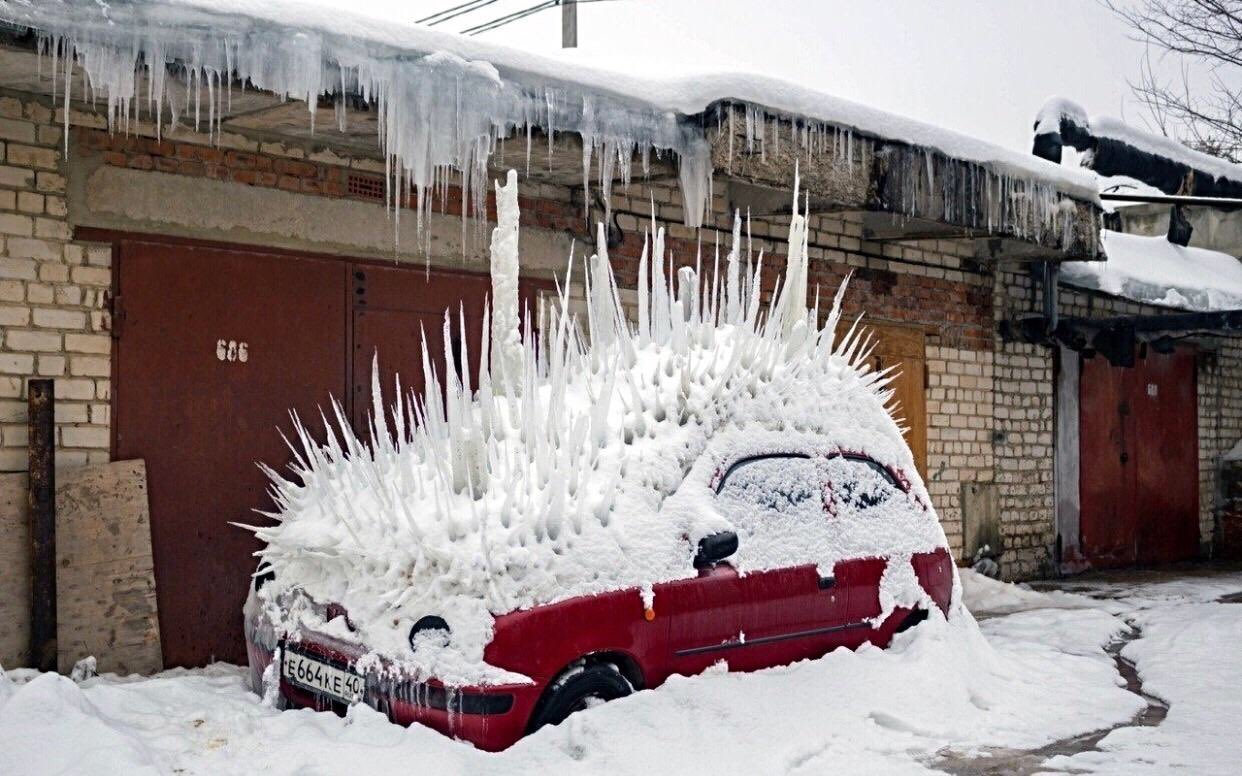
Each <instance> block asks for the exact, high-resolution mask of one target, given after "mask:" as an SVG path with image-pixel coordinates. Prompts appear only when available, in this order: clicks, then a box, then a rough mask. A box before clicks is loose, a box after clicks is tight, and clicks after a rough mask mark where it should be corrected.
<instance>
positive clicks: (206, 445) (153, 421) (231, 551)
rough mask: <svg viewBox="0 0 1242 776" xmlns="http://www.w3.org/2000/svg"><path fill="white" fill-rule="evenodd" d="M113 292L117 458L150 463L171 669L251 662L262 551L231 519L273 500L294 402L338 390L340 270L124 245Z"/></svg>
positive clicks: (249, 254) (336, 265) (267, 257)
mask: <svg viewBox="0 0 1242 776" xmlns="http://www.w3.org/2000/svg"><path fill="white" fill-rule="evenodd" d="M118 258H119V266H118V272H119V275H118V278H117V288H116V291H117V293H118V295H119V299H120V304H119V306H118V307H119V310H120V311H121V313H122V314H121V316H120V317H119V319H118V326H117V329H118V334H119V338H118V340H117V342H116V343H115V348H114V351H113V353H114V358H115V359H116V381H115V385H114V412H115V415H114V422H113V425H114V428H115V433H116V438H115V451H114V452H115V456H116V457H117V458H120V459H126V458H143V459H145V460H146V462H147V473H148V478H149V493H150V502H151V540H152V549H153V552H154V560H155V577H156V595H157V600H158V603H159V615H160V633H161V638H162V640H163V646H164V661H165V663H166V664H167V665H169V666H194V665H203V664H205V663H207V662H209V661H211V660H229V661H235V662H237V661H242V660H243V659H244V657H245V650H244V648H243V643H242V629H241V606H242V602H243V600H244V599H245V596H246V585H247V582H248V576H249V574H250V572H252V571H253V570H254V565H255V560H254V558H253V557H252V554H253V553H254V551H255V550H257V549H258V543H257V542H256V541H255V540H254V538H253V537H252V536H251V534H250V533H249V532H247V531H243V530H241V529H238V528H236V527H234V526H232V525H230V523H231V522H234V521H236V522H241V523H251V524H253V523H255V522H256V521H258V520H260V517H259V516H258V515H256V514H255V513H254V511H253V510H255V509H264V508H268V507H269V506H270V502H269V500H268V498H267V495H266V485H267V483H266V479H265V477H264V476H263V474H262V473H261V472H260V471H259V469H258V467H256V466H255V462H256V461H264V462H266V463H268V464H269V465H272V466H273V467H274V468H277V469H278V470H279V469H280V468H281V467H282V466H283V465H285V464H286V463H288V460H289V451H288V450H287V449H286V448H285V446H284V443H283V442H282V441H281V438H280V435H279V434H278V433H277V428H278V427H279V428H281V429H282V430H284V431H285V432H286V433H287V432H288V430H289V415H288V412H289V410H290V409H294V410H296V411H298V412H299V413H301V414H302V416H303V417H305V418H315V417H318V414H317V412H318V410H317V408H318V407H319V406H327V403H328V401H329V398H330V396H331V395H332V394H335V395H337V396H340V395H343V393H344V391H343V389H344V387H345V385H346V382H345V379H346V378H345V343H346V332H347V330H346V310H347V308H346V302H345V296H346V294H345V278H346V272H347V271H348V267H347V265H345V264H344V263H342V262H339V261H338V262H334V261H327V260H319V259H310V258H300V257H291V256H286V255H273V254H264V253H260V252H256V251H238V250H229V249H223V248H217V247H206V246H197V245H195V246H191V245H184V244H171V243H161V242H145V241H137V240H126V241H123V242H122V243H121V245H120V251H119V257H118Z"/></svg>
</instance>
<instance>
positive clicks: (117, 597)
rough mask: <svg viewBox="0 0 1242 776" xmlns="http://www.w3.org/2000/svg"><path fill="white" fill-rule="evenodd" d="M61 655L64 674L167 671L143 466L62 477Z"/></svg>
mask: <svg viewBox="0 0 1242 776" xmlns="http://www.w3.org/2000/svg"><path fill="white" fill-rule="evenodd" d="M56 568H57V573H56V598H57V621H58V627H57V633H56V638H57V648H58V650H57V651H58V653H59V660H58V662H59V664H60V670H61V671H62V672H65V671H68V670H70V669H71V668H72V667H73V664H74V662H75V661H77V660H79V659H81V658H83V657H86V656H88V655H94V656H95V657H96V659H97V660H98V667H99V670H100V671H101V672H103V671H113V672H116V673H122V674H124V673H152V672H155V671H159V670H160V669H161V668H163V657H162V654H161V651H160V633H159V624H158V618H157V610H156V604H155V571H154V566H153V564H152V560H151V517H150V512H149V509H148V506H147V470H146V465H145V463H144V462H143V461H118V462H115V463H109V464H103V465H100V466H86V467H81V468H73V469H63V470H59V471H57V472H56Z"/></svg>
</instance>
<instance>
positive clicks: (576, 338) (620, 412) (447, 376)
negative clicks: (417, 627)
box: [253, 172, 946, 682]
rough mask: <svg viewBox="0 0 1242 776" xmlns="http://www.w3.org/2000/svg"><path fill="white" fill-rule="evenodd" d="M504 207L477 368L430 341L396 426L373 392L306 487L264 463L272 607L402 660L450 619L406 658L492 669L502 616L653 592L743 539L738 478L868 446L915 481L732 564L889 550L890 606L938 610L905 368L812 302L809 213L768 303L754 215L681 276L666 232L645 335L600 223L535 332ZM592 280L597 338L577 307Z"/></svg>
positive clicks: (467, 673)
mask: <svg viewBox="0 0 1242 776" xmlns="http://www.w3.org/2000/svg"><path fill="white" fill-rule="evenodd" d="M796 189H797V184H796V183H795V202H796V200H797V195H796ZM796 209H797V208H796V207H795V210H796ZM497 210H498V219H497V223H498V226H497V227H496V229H495V232H494V234H493V243H492V251H493V260H492V271H493V287H494V288H496V289H497V299H496V302H497V303H496V304H495V306H494V307H495V312H494V313H493V314H492V316H491V321H489V322H487V323H485V325H484V327H483V329H484V332H490V334H485V340H484V342H483V343H482V346H481V347H482V351H483V353H482V355H483V356H484V357H482V358H480V359H479V364H480V366H479V369H478V373H477V374H475V375H472V374H470V373H469V372H468V371H465V372H462V373H460V374H459V373H458V371H457V367H456V364H457V363H470V359H469V357H468V354H465V353H463V354H462V355H461V358H460V362H459V361H458V360H457V359H456V358H455V356H454V354H453V353H452V352H449V350H450V349H446V352H444V353H430V352H428V351H427V349H426V343H425V342H424V347H423V357H422V367H423V370H424V374H425V375H426V376H427V379H426V393H425V395H423V396H412V395H408V396H407V395H405V394H403V393H402V390H401V388H400V385H399V384H398V385H396V386H394V388H395V397H396V398H395V405H394V406H393V413H392V415H393V417H394V418H395V423H394V427H389V425H388V421H387V420H386V418H385V413H384V411H383V407H382V404H381V400H380V399H379V396H380V393H381V392H380V386H379V385H378V384H376V385H374V390H373V394H374V396H375V397H376V399H375V407H374V414H373V421H372V422H373V426H372V428H371V434H370V436H371V438H372V440H373V441H370V442H364V441H362V440H360V439H359V438H358V437H356V436H355V435H354V433H353V432H352V431H351V430H350V427H349V423H348V422H347V421H346V420H345V417H344V413H343V411H342V410H341V408H340V407H339V406H338V407H335V408H334V414H335V423H332V422H330V421H328V420H327V419H325V420H324V427H325V431H324V433H325V434H326V442H325V443H324V444H320V443H318V442H317V441H315V439H314V438H313V436H312V434H311V432H309V431H308V430H307V429H306V428H305V427H304V426H303V425H302V424H301V423H298V424H297V427H296V428H297V437H298V438H297V440H296V444H295V445H293V447H294V449H295V452H296V464H295V466H294V473H293V476H292V477H291V478H285V477H282V476H281V475H278V474H277V473H275V472H270V473H271V476H272V480H273V483H274V495H275V498H276V502H277V504H278V505H279V508H278V509H277V510H276V512H275V513H274V514H272V515H271V516H272V517H273V518H274V519H275V521H276V523H275V524H274V525H270V526H260V527H256V528H254V529H253V530H254V531H255V533H256V534H257V535H258V537H259V538H260V539H262V540H263V541H264V542H266V544H267V546H266V547H265V549H263V550H262V551H261V556H262V562H261V569H260V571H262V572H266V571H272V572H274V574H275V582H269V583H267V584H266V585H265V586H263V587H262V590H261V593H260V599H261V600H260V601H258V602H257V603H258V604H260V605H263V606H264V607H265V610H266V613H267V615H268V617H269V618H271V619H272V620H273V621H275V622H276V623H278V624H279V625H280V626H281V628H282V629H283V630H286V631H289V632H297V630H298V629H299V627H307V628H311V629H316V630H320V631H326V632H329V633H331V634H332V635H333V636H336V637H339V638H343V639H347V640H350V641H353V642H356V643H360V644H362V645H365V646H366V647H367V648H368V649H371V650H374V651H375V652H377V653H379V654H380V655H382V656H384V657H385V658H387V659H390V660H402V661H408V660H409V659H410V647H409V645H408V644H407V640H406V636H407V633H408V632H409V628H410V625H411V624H412V623H414V622H415V621H417V620H418V619H419V618H421V617H423V616H425V615H437V616H441V617H444V618H445V619H446V620H447V621H448V623H449V624H450V626H451V630H452V642H453V649H452V650H450V652H451V653H452V654H447V653H445V652H444V651H443V650H435V649H433V648H432V646H431V645H427V649H426V650H425V652H426V654H422V655H416V656H415V658H416V659H415V661H414V666H413V667H414V668H416V669H418V670H426V671H432V670H434V672H435V676H437V677H438V678H441V679H445V680H448V681H452V680H454V679H459V680H461V681H462V682H466V681H474V682H477V681H485V680H499V679H500V678H502V677H500V676H497V675H496V674H494V673H493V674H479V673H478V670H476V668H472V667H478V666H481V665H482V652H483V648H484V646H485V645H486V644H487V643H488V641H489V640H490V635H491V627H492V622H493V616H494V615H497V614H502V613H505V612H509V611H513V610H515V609H520V608H526V607H530V606H534V605H537V604H544V603H551V602H553V601H557V600H562V599H565V598H570V597H574V596H580V595H587V594H591V593H597V592H602V591H606V590H619V589H626V588H635V589H637V590H639V591H641V592H642V594H643V596H644V597H645V598H648V599H650V597H651V596H652V595H653V594H654V593H653V587H654V585H656V584H657V583H660V582H664V581H670V580H673V579H679V578H684V577H687V576H691V575H693V574H694V573H695V572H694V568H693V566H692V564H691V559H692V557H693V548H694V546H695V544H696V543H697V541H698V539H699V538H701V537H703V536H705V535H707V534H710V533H714V532H716V531H720V530H730V529H735V530H737V532H738V533H739V534H744V530H743V529H742V527H738V526H733V525H731V524H730V522H729V520H728V519H727V518H726V517H725V516H724V515H723V514H722V513H721V512H720V510H718V508H717V506H716V504H715V499H714V496H715V493H714V490H713V486H714V482H715V480H716V479H718V476H719V474H720V472H721V471H722V467H724V466H727V465H728V464H729V463H730V462H731V461H735V460H737V459H738V458H739V457H742V456H747V455H758V454H764V453H771V452H782V451H808V450H809V451H814V452H815V453H816V454H817V455H819V456H821V457H822V459H823V460H825V461H826V462H827V461H829V460H830V459H831V457H832V456H833V455H836V454H839V453H841V452H846V451H852V452H865V453H866V454H867V455H869V456H871V457H872V458H874V459H875V460H876V461H878V462H879V463H880V464H883V465H885V466H888V467H889V468H890V469H892V470H893V471H896V472H901V473H902V476H904V477H906V478H908V479H909V480H910V483H909V485H910V486H909V489H908V493H902V494H900V497H898V498H894V499H892V500H891V502H890V503H888V504H885V505H884V506H883V508H882V509H879V508H877V509H872V510H870V511H869V512H868V514H867V515H866V516H862V515H858V514H851V513H848V512H847V513H844V514H838V515H836V517H835V519H834V520H831V521H828V520H818V521H804V522H803V523H801V524H797V523H794V524H792V525H794V528H791V529H790V532H789V533H788V535H787V536H786V537H785V538H786V539H787V540H788V541H782V542H762V541H749V542H746V541H744V542H743V543H742V546H741V548H740V549H739V551H738V553H737V555H736V556H735V558H734V559H733V562H734V565H735V566H736V567H737V568H738V569H739V571H741V572H742V573H746V572H750V571H756V570H761V569H769V568H777V567H781V566H790V565H798V564H801V563H808V562H813V563H818V564H819V565H820V566H821V567H822V568H826V569H831V568H832V564H834V563H835V562H836V561H838V560H841V559H844V558H855V557H869V556H870V557H874V556H881V557H890V558H891V559H892V560H891V561H890V564H889V569H890V573H888V574H886V575H885V579H884V581H883V583H882V585H881V601H882V603H883V606H884V614H885V615H887V613H888V612H890V611H891V610H892V609H893V608H894V607H895V606H900V605H906V606H914V605H918V604H927V605H928V608H934V607H933V606H930V602H929V601H928V599H927V598H926V593H924V591H923V590H922V588H921V587H920V585H919V583H918V580H917V579H916V578H915V576H914V573H913V570H912V568H911V566H910V562H909V557H910V556H911V555H912V554H914V553H917V552H926V551H931V550H934V549H936V548H939V547H944V546H945V545H946V542H945V538H944V533H943V531H942V529H941V528H940V525H939V521H938V520H937V518H936V515H935V512H934V511H933V510H932V509H931V507H930V506H929V505H930V503H931V502H930V499H929V498H928V496H927V492H926V490H925V488H924V487H923V484H922V483H921V481H919V479H918V475H917V473H916V470H915V467H914V461H913V458H912V455H911V453H910V450H909V448H908V447H907V446H906V444H905V442H904V440H903V438H902V433H901V429H900V427H899V426H898V423H897V422H896V421H895V420H894V419H893V418H892V417H891V416H890V413H889V411H888V409H887V407H886V404H887V403H888V402H889V400H890V398H891V392H890V391H889V390H888V389H887V388H886V386H887V383H888V382H889V380H890V379H891V375H890V374H888V373H887V372H876V371H873V370H872V369H871V368H870V367H869V366H868V363H869V362H868V358H867V357H868V354H869V346H868V337H867V336H865V335H864V334H862V333H861V330H860V329H859V328H858V327H857V326H855V327H854V328H851V329H850V330H849V331H848V333H847V334H845V336H844V337H842V338H840V339H838V337H837V327H838V324H839V322H840V301H841V296H842V294H843V293H844V291H845V288H844V286H843V287H842V288H841V289H840V290H838V292H837V295H836V298H835V299H834V300H833V303H832V305H831V308H830V310H829V311H828V313H827V315H826V316H824V317H822V318H821V315H820V310H819V305H818V301H816V302H815V304H814V305H812V306H811V307H810V308H809V309H808V306H807V301H806V300H807V298H808V294H809V291H808V288H807V272H806V261H807V258H806V230H805V216H804V215H802V214H798V215H795V216H794V217H793V219H792V224H791V227H790V234H789V251H788V257H787V260H786V267H785V273H784V277H785V281H784V285H780V284H779V283H778V287H777V289H776V291H775V292H774V294H773V295H772V296H771V299H770V301H769V302H767V303H766V304H765V303H764V301H763V296H762V293H761V288H760V268H761V266H762V263H763V255H762V254H760V255H759V256H758V257H750V256H747V255H745V253H744V251H743V248H742V245H743V241H742V239H741V221H740V218H739V219H738V220H737V222H736V225H735V228H734V233H733V248H732V250H731V251H730V252H729V253H728V255H727V256H725V257H724V259H723V261H724V267H723V268H721V267H720V266H719V265H720V261H721V258H720V257H719V255H717V256H716V257H715V258H714V260H713V269H712V271H711V272H710V273H708V274H706V275H705V274H704V273H703V272H702V271H701V270H696V269H693V268H690V267H682V268H681V269H679V270H677V271H674V269H673V264H672V261H671V256H669V255H668V254H667V253H666V251H665V248H664V234H663V230H662V229H657V230H656V231H655V233H654V235H653V236H652V239H651V240H650V242H649V243H648V244H646V245H645V248H644V252H643V255H642V258H641V260H640V265H639V273H638V274H639V281H638V289H637V316H636V317H637V325H636V326H634V325H631V324H630V323H629V322H628V321H627V318H626V315H625V313H624V311H623V309H622V306H621V302H620V295H619V293H618V290H617V286H616V283H615V280H614V278H613V274H612V268H611V265H610V263H609V259H608V255H607V252H606V247H605V241H604V239H603V235H602V233H601V239H600V241H599V247H598V253H597V254H596V255H594V256H591V257H590V258H589V259H587V260H586V268H585V271H582V270H580V269H578V268H576V267H575V266H574V263H573V261H572V260H571V262H570V269H569V271H568V273H567V281H566V285H565V286H564V287H562V288H560V290H559V292H558V293H557V294H556V298H555V299H553V300H550V303H549V304H545V305H542V306H541V308H540V309H539V310H537V311H531V310H527V311H526V314H525V316H523V317H522V318H521V321H522V323H521V326H522V332H521V336H518V332H517V327H518V321H519V315H518V312H517V309H516V305H517V301H516V295H515V294H512V293H511V290H512V288H513V287H514V286H515V283H516V273H517V271H518V261H517V252H518V232H517V229H516V224H517V183H516V173H514V172H510V173H509V180H508V184H507V185H506V186H504V187H503V188H501V187H499V186H497ZM701 263H702V257H700V258H699V265H700V267H701ZM575 275H580V276H581V278H582V287H583V296H584V298H585V315H584V322H585V330H581V329H580V327H579V325H578V320H577V318H576V317H575V316H574V315H573V314H571V311H570V300H571V296H572V294H573V293H574V292H573V291H572V290H571V285H572V283H573V282H574V280H572V279H571V277H572V276H575ZM444 327H445V337H444V341H445V342H446V343H447V342H450V341H451V340H452V336H451V331H452V329H454V328H458V329H461V330H462V336H461V337H460V340H461V342H463V343H464V342H465V341H466V337H465V335H464V322H463V321H462V319H461V318H460V314H459V315H458V317H457V318H454V317H453V316H452V315H451V314H446V317H445V321H444ZM488 340H492V341H490V342H489V341H488ZM487 354H490V356H491V357H490V358H488V357H487ZM381 355H382V354H381ZM903 570H904V571H905V572H908V573H902V572H903ZM829 573H830V572H829ZM303 594H305V595H303ZM307 598H309V599H310V600H313V601H316V602H319V603H327V602H335V603H339V604H341V605H343V606H344V607H345V608H346V609H347V610H348V612H349V618H350V621H351V622H352V623H353V624H354V626H355V627H356V629H357V630H356V631H350V630H349V629H348V628H346V627H345V626H344V624H343V623H342V622H340V621H337V622H336V623H335V624H334V623H330V622H324V621H323V619H322V614H317V613H316V612H317V611H318V610H316V609H315V607H313V606H311V605H310V604H308V603H306V601H307ZM504 678H507V679H509V680H512V679H513V677H512V676H508V677H504Z"/></svg>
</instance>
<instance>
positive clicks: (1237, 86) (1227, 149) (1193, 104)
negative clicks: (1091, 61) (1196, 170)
mask: <svg viewBox="0 0 1242 776" xmlns="http://www.w3.org/2000/svg"><path fill="white" fill-rule="evenodd" d="M1103 2H1104V4H1105V5H1107V6H1108V7H1109V8H1110V9H1112V11H1113V12H1114V13H1116V14H1117V15H1118V16H1119V17H1121V19H1123V20H1124V21H1125V22H1126V24H1127V25H1129V27H1130V30H1131V33H1132V35H1133V37H1134V38H1135V39H1136V40H1141V41H1144V42H1145V43H1147V44H1148V50H1147V52H1145V54H1144V57H1143V60H1142V62H1141V63H1140V67H1139V77H1138V80H1137V81H1134V82H1131V84H1130V88H1131V90H1132V91H1133V92H1134V95H1135V97H1136V98H1137V99H1138V101H1139V102H1140V103H1141V104H1142V105H1143V108H1144V110H1145V111H1146V112H1147V114H1148V115H1147V120H1148V125H1149V126H1150V127H1151V128H1152V129H1153V130H1155V131H1158V132H1160V133H1161V134H1164V135H1170V136H1176V137H1178V138H1179V139H1181V140H1183V141H1184V142H1186V143H1187V144H1188V145H1191V146H1192V147H1194V148H1196V149H1198V150H1200V151H1204V152H1206V153H1211V154H1215V155H1217V156H1222V157H1224V158H1226V159H1228V160H1230V161H1232V162H1235V163H1236V162H1240V161H1242V0H1139V2H1137V3H1126V4H1122V2H1121V1H1120V0H1103ZM1152 48H1155V49H1156V50H1158V51H1161V52H1163V53H1165V54H1171V55H1174V56H1178V57H1181V58H1182V59H1183V62H1182V68H1181V78H1180V82H1177V83H1166V82H1162V81H1161V80H1160V79H1159V77H1158V76H1157V74H1156V70H1155V68H1154V67H1153V63H1152V58H1151V49H1152ZM1191 63H1194V64H1195V65H1197V66H1198V67H1201V68H1204V69H1205V70H1206V71H1207V72H1208V73H1210V74H1211V78H1210V83H1209V86H1208V87H1207V88H1206V89H1203V88H1202V87H1201V88H1200V89H1196V88H1194V87H1193V86H1192V84H1191V78H1190V67H1189V66H1190V64H1191Z"/></svg>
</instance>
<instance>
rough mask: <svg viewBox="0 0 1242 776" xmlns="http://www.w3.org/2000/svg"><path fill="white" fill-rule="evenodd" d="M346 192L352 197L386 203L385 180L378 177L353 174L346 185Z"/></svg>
mask: <svg viewBox="0 0 1242 776" xmlns="http://www.w3.org/2000/svg"><path fill="white" fill-rule="evenodd" d="M345 191H346V192H347V193H348V194H349V196H351V197H357V198H359V199H371V200H376V201H379V202H383V201H384V179H383V178H381V177H379V176H378V175H361V174H359V173H356V172H351V173H350V174H349V178H348V180H347V181H346V183H345Z"/></svg>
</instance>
